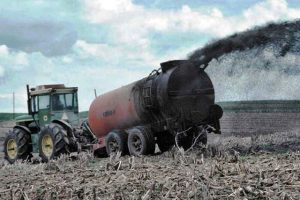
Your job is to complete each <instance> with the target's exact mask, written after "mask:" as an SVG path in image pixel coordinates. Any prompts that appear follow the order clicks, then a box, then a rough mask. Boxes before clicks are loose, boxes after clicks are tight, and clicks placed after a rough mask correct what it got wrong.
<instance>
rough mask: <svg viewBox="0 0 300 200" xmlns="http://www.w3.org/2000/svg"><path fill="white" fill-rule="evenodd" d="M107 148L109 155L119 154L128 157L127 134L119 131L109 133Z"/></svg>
mask: <svg viewBox="0 0 300 200" xmlns="http://www.w3.org/2000/svg"><path fill="white" fill-rule="evenodd" d="M105 146H106V152H107V154H108V155H110V154H111V153H117V152H121V154H122V155H126V154H127V153H128V147H127V133H126V132H120V131H117V130H115V131H111V132H109V133H108V135H107V136H106V138H105Z"/></svg>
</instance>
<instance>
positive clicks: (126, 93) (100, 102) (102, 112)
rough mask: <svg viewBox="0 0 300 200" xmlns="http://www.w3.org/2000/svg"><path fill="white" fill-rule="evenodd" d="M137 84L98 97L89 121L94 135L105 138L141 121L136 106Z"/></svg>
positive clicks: (91, 107)
mask: <svg viewBox="0 0 300 200" xmlns="http://www.w3.org/2000/svg"><path fill="white" fill-rule="evenodd" d="M134 85H135V83H132V84H130V85H127V86H123V87H121V88H118V89H116V90H113V91H111V92H108V93H105V94H103V95H100V96H98V97H97V98H96V99H95V100H94V101H93V102H92V104H91V106H90V109H89V115H88V121H89V125H90V127H91V129H92V131H93V132H94V134H95V135H96V136H97V137H98V138H100V137H104V136H105V135H106V134H108V133H109V132H110V131H112V130H114V129H124V128H128V127H132V126H134V125H136V124H138V123H139V122H140V121H141V120H140V118H139V117H138V115H137V111H136V109H135V106H134V105H135V104H134V96H133V95H134V94H133V92H132V91H133V90H132V89H133V87H134Z"/></svg>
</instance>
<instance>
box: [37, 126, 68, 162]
mask: <svg viewBox="0 0 300 200" xmlns="http://www.w3.org/2000/svg"><path fill="white" fill-rule="evenodd" d="M69 143H70V142H69V139H68V135H67V131H66V130H65V129H64V128H63V127H62V126H61V125H59V124H56V123H51V124H49V125H46V126H45V127H44V128H43V129H42V131H41V133H40V137H39V154H40V157H41V158H42V160H43V161H44V162H48V161H49V160H51V159H56V158H57V157H59V156H60V155H61V154H67V153H69Z"/></svg>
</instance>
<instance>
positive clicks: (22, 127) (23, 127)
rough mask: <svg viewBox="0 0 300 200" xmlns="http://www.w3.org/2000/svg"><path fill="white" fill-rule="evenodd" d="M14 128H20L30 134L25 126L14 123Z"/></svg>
mask: <svg viewBox="0 0 300 200" xmlns="http://www.w3.org/2000/svg"><path fill="white" fill-rule="evenodd" d="M14 128H18V129H22V130H23V131H25V132H27V133H28V134H31V131H30V130H29V128H27V127H26V126H22V125H16V126H14Z"/></svg>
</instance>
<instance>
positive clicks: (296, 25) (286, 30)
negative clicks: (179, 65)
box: [188, 20, 300, 68]
mask: <svg viewBox="0 0 300 200" xmlns="http://www.w3.org/2000/svg"><path fill="white" fill-rule="evenodd" d="M299 30H300V20H298V21H293V22H283V23H278V24H275V23H271V24H268V25H266V26H263V27H255V28H253V29H251V30H247V31H244V32H241V33H236V34H234V35H231V36H229V37H226V38H224V39H220V40H217V41H213V42H211V43H209V44H207V45H206V46H204V47H203V48H200V49H197V50H195V51H194V52H192V53H191V54H190V55H189V56H188V59H189V60H191V61H193V62H194V63H195V64H196V65H198V66H202V67H203V68H206V67H207V65H208V64H209V62H210V61H212V60H213V59H218V58H220V57H222V56H223V55H225V54H228V53H231V52H234V51H244V50H248V49H252V48H255V47H260V46H265V45H268V44H270V43H278V45H279V46H280V52H279V53H278V56H285V54H286V53H287V52H289V51H290V49H291V47H292V46H293V44H294V43H293V41H294V33H295V32H296V31H299Z"/></svg>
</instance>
